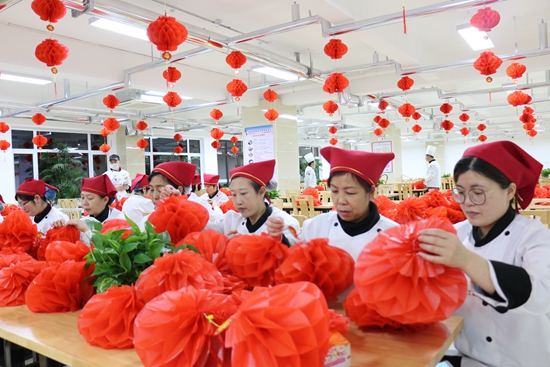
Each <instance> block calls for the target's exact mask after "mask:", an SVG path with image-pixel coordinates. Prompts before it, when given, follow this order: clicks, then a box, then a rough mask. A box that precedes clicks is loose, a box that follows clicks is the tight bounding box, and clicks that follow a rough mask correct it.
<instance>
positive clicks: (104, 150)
mask: <svg viewBox="0 0 550 367" xmlns="http://www.w3.org/2000/svg"><path fill="white" fill-rule="evenodd" d="M99 150H101V151H102V152H103V153H105V154H107V153H108V152H109V150H111V147H110V146H109V145H108V144H101V146H100V147H99Z"/></svg>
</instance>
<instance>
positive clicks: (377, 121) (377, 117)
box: [372, 115, 382, 123]
mask: <svg viewBox="0 0 550 367" xmlns="http://www.w3.org/2000/svg"><path fill="white" fill-rule="evenodd" d="M380 120H382V117H380V116H378V115H376V116H374V118H373V119H372V121H374V122H376V123H379V122H380Z"/></svg>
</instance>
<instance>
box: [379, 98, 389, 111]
mask: <svg viewBox="0 0 550 367" xmlns="http://www.w3.org/2000/svg"><path fill="white" fill-rule="evenodd" d="M388 106H389V103H388V102H386V101H384V100H381V101H380V103H378V109H379V110H380V111H382V113H384V111H386V108H388Z"/></svg>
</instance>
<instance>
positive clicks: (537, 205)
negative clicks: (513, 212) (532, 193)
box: [525, 198, 550, 210]
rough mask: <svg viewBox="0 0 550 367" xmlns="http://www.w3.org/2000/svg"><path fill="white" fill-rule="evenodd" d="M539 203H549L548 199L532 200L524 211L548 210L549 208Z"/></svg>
mask: <svg viewBox="0 0 550 367" xmlns="http://www.w3.org/2000/svg"><path fill="white" fill-rule="evenodd" d="M541 203H550V198H549V199H533V200H532V201H531V203H530V204H529V206H528V207H527V208H526V209H525V210H550V206H546V205H541Z"/></svg>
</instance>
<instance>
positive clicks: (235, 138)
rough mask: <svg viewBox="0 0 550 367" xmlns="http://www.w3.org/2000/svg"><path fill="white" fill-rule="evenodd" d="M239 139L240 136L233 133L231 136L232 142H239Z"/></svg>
mask: <svg viewBox="0 0 550 367" xmlns="http://www.w3.org/2000/svg"><path fill="white" fill-rule="evenodd" d="M238 141H239V138H237V137H236V136H235V135H233V136H232V137H231V142H232V143H233V144H237V142H238Z"/></svg>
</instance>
